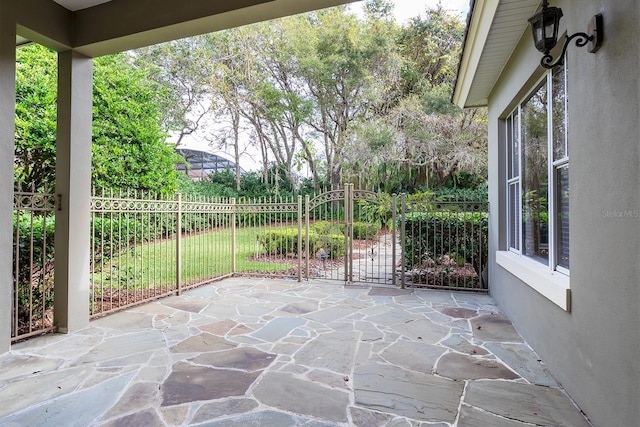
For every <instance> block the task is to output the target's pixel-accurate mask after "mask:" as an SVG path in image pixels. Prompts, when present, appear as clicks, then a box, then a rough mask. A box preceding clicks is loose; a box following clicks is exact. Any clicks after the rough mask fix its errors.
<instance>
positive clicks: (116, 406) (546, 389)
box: [0, 278, 590, 427]
mask: <svg viewBox="0 0 640 427" xmlns="http://www.w3.org/2000/svg"><path fill="white" fill-rule="evenodd" d="M0 368H1V369H0V401H1V402H2V405H0V426H30V427H32V426H163V425H167V426H277V427H283V426H309V427H311V426H313V427H320V426H407V427H409V426H438V427H444V426H458V427H481V426H491V427H516V426H520V427H522V426H531V425H553V426H572V427H576V426H589V425H590V424H589V423H588V421H586V420H585V419H584V417H583V416H582V414H581V412H580V411H579V410H578V409H577V408H576V406H575V405H574V404H573V403H572V402H571V400H570V399H569V398H568V397H567V396H566V395H565V394H564V392H563V391H562V389H561V388H560V387H559V385H558V384H557V383H556V381H555V380H554V379H553V378H552V377H551V376H550V374H549V372H548V371H547V369H546V368H545V365H544V364H543V363H542V362H541V361H540V360H539V358H538V357H537V355H536V354H535V353H534V352H533V351H532V350H531V348H530V347H529V346H528V345H527V344H526V343H525V342H524V341H523V340H522V338H521V337H520V336H519V335H518V333H517V331H515V329H514V328H513V327H512V325H511V323H510V322H509V320H508V319H507V318H505V317H504V316H503V315H502V314H501V313H500V311H499V310H498V308H497V307H496V306H495V305H494V303H493V301H492V299H491V297H489V296H487V295H484V294H475V293H463V292H456V293H452V292H448V291H447V292H444V291H430V290H401V289H396V288H389V287H369V286H358V285H352V286H344V285H343V284H342V283H338V282H329V281H319V280H314V281H311V282H303V283H298V282H295V281H288V280H270V279H247V278H232V279H226V280H224V281H221V282H217V283H213V284H211V285H207V286H204V287H201V288H198V289H195V290H192V291H189V292H186V293H185V294H183V295H182V296H176V297H170V298H166V299H163V300H159V301H156V302H153V303H149V304H146V305H142V306H139V307H135V308H133V309H130V310H127V311H124V312H120V313H117V314H114V315H111V316H108V317H105V318H102V319H98V320H95V321H93V322H92V323H91V326H90V327H89V328H88V329H85V330H83V331H80V332H77V333H74V334H69V335H48V336H44V337H40V338H36V339H32V340H30V341H27V342H24V343H20V344H16V345H14V346H13V348H12V351H11V352H10V353H9V354H5V355H2V356H0Z"/></svg>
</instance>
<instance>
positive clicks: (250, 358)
mask: <svg viewBox="0 0 640 427" xmlns="http://www.w3.org/2000/svg"><path fill="white" fill-rule="evenodd" d="M275 358H276V355H275V354H270V353H264V352H262V351H260V350H256V349H254V348H235V349H232V350H227V351H220V352H217V353H206V354H201V355H200V356H197V357H194V358H192V359H189V360H190V361H191V362H193V363H195V364H198V365H209V366H213V367H216V368H234V369H242V370H243V371H250V372H254V371H262V370H264V369H265V368H266V367H267V366H269V365H270V364H271V362H273V361H274V360H275Z"/></svg>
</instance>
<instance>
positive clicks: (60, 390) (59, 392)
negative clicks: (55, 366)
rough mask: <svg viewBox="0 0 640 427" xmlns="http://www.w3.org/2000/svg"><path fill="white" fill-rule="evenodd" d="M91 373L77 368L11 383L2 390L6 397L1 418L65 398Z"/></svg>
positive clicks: (0, 414)
mask: <svg viewBox="0 0 640 427" xmlns="http://www.w3.org/2000/svg"><path fill="white" fill-rule="evenodd" d="M90 373H91V369H90V368H89V367H77V368H72V369H65V370H61V371H55V372H49V373H45V374H42V375H34V376H30V377H27V378H25V379H23V380H21V381H14V382H10V383H9V384H7V385H6V386H5V387H2V388H1V389H0V393H2V394H1V395H2V396H3V397H4V398H3V399H0V401H1V402H2V404H1V405H0V417H6V416H8V415H11V414H13V413H15V412H17V411H18V410H20V409H22V408H25V407H29V406H32V405H36V404H38V403H40V402H43V401H46V400H49V399H54V398H57V397H60V396H64V395H66V394H68V393H70V392H72V391H74V390H76V389H77V388H78V387H79V386H80V384H82V382H83V381H84V380H85V378H86V377H87V376H88V375H89V374H90ZM45 386H46V387H45ZM0 419H1V418H0Z"/></svg>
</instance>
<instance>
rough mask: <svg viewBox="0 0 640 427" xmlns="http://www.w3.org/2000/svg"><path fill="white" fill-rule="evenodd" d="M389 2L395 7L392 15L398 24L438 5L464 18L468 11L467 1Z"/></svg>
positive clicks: (392, 0)
mask: <svg viewBox="0 0 640 427" xmlns="http://www.w3.org/2000/svg"><path fill="white" fill-rule="evenodd" d="M391 2H392V3H394V5H395V8H394V13H395V15H396V20H397V21H398V22H399V23H404V22H406V21H407V20H408V19H409V18H412V17H414V16H417V15H420V14H422V13H424V11H425V10H426V9H427V7H436V6H437V5H438V3H441V4H442V7H444V8H445V9H447V10H451V11H452V12H456V13H460V14H462V16H463V17H466V16H467V12H468V11H469V0H391Z"/></svg>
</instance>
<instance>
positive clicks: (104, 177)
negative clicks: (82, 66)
mask: <svg viewBox="0 0 640 427" xmlns="http://www.w3.org/2000/svg"><path fill="white" fill-rule="evenodd" d="M16 65H17V74H16V94H17V98H16V150H15V179H16V182H19V183H21V184H22V185H26V186H32V185H33V187H34V188H35V189H36V190H37V191H42V190H44V189H45V188H48V189H49V191H53V188H54V186H55V163H56V150H55V144H56V93H57V90H56V88H57V59H56V53H55V52H52V51H50V50H48V49H46V48H44V47H42V46H39V45H35V44H34V45H30V46H26V47H22V48H20V49H18V51H17V64H16ZM163 93H164V92H163V90H162V89H161V88H159V87H158V86H157V85H156V84H155V83H153V81H152V80H150V79H149V76H148V74H147V73H145V72H144V71H143V70H141V69H137V68H135V67H134V66H133V65H132V64H131V61H130V57H129V56H127V54H119V55H114V56H108V57H103V58H99V59H96V60H95V67H94V107H93V147H92V148H93V159H92V165H93V169H92V183H93V185H94V186H97V187H106V188H135V189H141V190H143V189H144V190H152V191H158V192H161V191H164V192H170V191H173V189H174V188H175V162H176V157H175V155H174V154H173V149H172V147H170V146H168V145H167V144H166V143H165V136H166V135H165V133H164V132H163V129H162V123H161V111H162V110H161V107H160V104H159V103H160V101H159V99H160V98H161V97H162V96H163Z"/></svg>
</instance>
